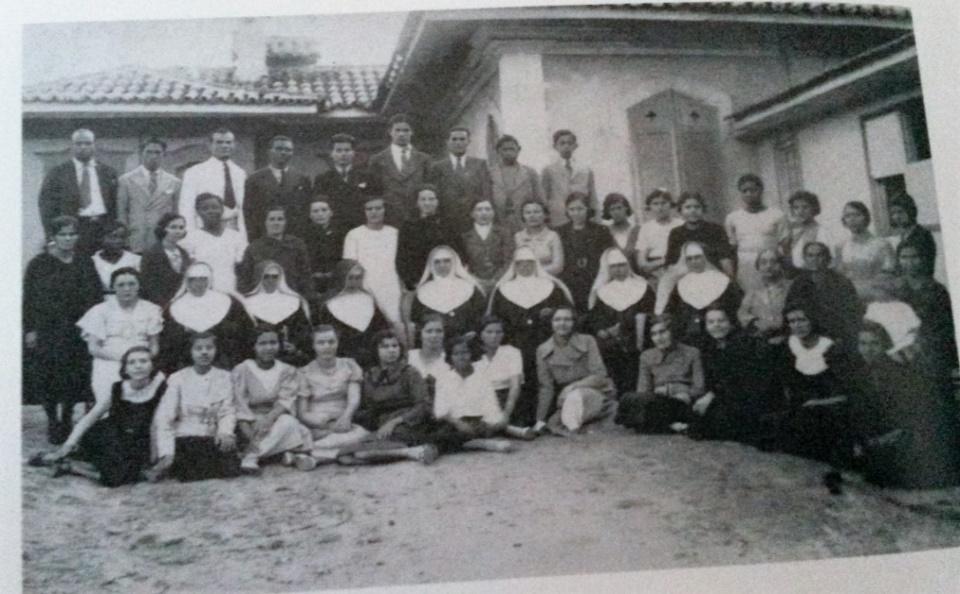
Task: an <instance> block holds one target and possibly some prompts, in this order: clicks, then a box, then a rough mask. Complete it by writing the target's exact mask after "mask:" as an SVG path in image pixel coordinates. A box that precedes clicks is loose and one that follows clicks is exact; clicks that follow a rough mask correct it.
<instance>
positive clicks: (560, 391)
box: [534, 305, 616, 435]
mask: <svg viewBox="0 0 960 594" xmlns="http://www.w3.org/2000/svg"><path fill="white" fill-rule="evenodd" d="M575 323H576V314H575V312H574V310H573V307H571V306H569V305H564V306H560V307H558V308H557V309H556V310H555V311H554V312H553V316H552V317H551V325H552V327H553V336H551V337H550V338H548V339H547V341H546V342H544V343H543V344H541V345H540V346H539V347H537V380H538V384H539V387H540V390H539V393H538V399H537V423H536V425H534V430H535V431H538V432H542V431H544V430H549V431H551V432H552V433H555V434H558V435H564V434H566V433H567V432H568V431H569V432H575V431H578V430H580V428H581V427H583V426H584V425H586V424H587V423H590V422H592V421H597V420H600V419H602V418H603V417H605V416H606V415H607V414H609V412H610V411H611V410H612V405H613V400H612V399H613V398H615V397H616V388H615V387H614V385H613V381H612V380H611V379H610V377H609V376H608V375H607V368H606V366H605V365H604V364H603V358H601V356H600V349H599V348H598V347H597V341H596V340H594V338H593V337H592V336H590V335H588V334H580V333H577V332H574V324H575Z"/></svg>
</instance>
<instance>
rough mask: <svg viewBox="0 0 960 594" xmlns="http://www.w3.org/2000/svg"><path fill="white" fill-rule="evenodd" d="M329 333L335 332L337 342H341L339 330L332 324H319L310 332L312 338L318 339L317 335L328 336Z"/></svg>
mask: <svg viewBox="0 0 960 594" xmlns="http://www.w3.org/2000/svg"><path fill="white" fill-rule="evenodd" d="M327 332H333V335H334V336H336V337H337V340H340V333H339V332H337V329H336V328H334V327H333V326H331V325H330V324H317V325H316V326H314V327H313V330H312V331H311V332H310V336H312V337H316V335H317V334H326V333H327Z"/></svg>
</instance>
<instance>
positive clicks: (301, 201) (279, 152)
mask: <svg viewBox="0 0 960 594" xmlns="http://www.w3.org/2000/svg"><path fill="white" fill-rule="evenodd" d="M292 158H293V140H291V139H290V138H289V137H287V136H274V137H273V138H271V139H270V153H269V159H270V164H269V165H267V166H266V167H264V168H262V169H258V170H256V171H254V172H253V173H251V174H250V177H248V178H247V181H246V182H244V186H243V220H244V223H245V224H246V227H247V240H248V241H250V242H252V241H253V240H254V239H257V238H260V237H262V236H263V235H264V233H265V232H264V228H263V223H264V220H265V219H266V216H267V209H268V208H270V207H271V206H273V205H274V204H279V205H281V206H283V207H284V208H285V209H286V211H287V217H288V220H290V221H291V226H290V233H291V234H292V235H297V231H298V226H299V225H300V224H302V221H304V220H305V219H306V216H307V206H308V204H309V203H310V193H311V184H310V178H309V177H308V176H307V175H305V174H303V173H301V172H299V171H297V170H295V169H293V168H292V167H290V160H291V159H292Z"/></svg>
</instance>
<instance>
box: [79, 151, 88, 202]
mask: <svg viewBox="0 0 960 594" xmlns="http://www.w3.org/2000/svg"><path fill="white" fill-rule="evenodd" d="M88 206H90V165H89V164H88V163H84V164H83V167H81V171H80V210H83V209H85V208H87V207H88Z"/></svg>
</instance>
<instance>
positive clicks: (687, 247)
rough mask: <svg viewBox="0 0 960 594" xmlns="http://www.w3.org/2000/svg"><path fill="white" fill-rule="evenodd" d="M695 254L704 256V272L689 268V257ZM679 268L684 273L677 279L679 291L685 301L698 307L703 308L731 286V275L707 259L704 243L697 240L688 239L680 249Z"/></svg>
mask: <svg viewBox="0 0 960 594" xmlns="http://www.w3.org/2000/svg"><path fill="white" fill-rule="evenodd" d="M694 255H702V256H704V260H705V261H706V268H705V269H704V271H703V272H693V271H691V270H690V269H689V268H687V257H688V256H694ZM677 265H678V270H679V271H680V272H681V273H682V276H681V277H680V280H678V281H677V293H679V295H680V298H681V299H683V301H684V302H685V303H687V304H689V305H691V306H693V307H695V308H696V309H703V308H705V307H706V306H708V305H710V304H711V303H713V302H714V301H716V300H717V299H719V298H720V296H721V295H723V292H724V291H726V290H727V287H729V286H730V282H731V281H730V277H729V276H727V275H726V274H724V273H722V272H720V271H719V270H717V269H716V267H714V266H713V264H711V263H710V261H709V260H707V259H706V252H705V251H704V249H703V245H701V244H700V243H698V242H696V241H688V242H687V243H685V244H683V248H681V250H680V261H679V262H678V263H677Z"/></svg>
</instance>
